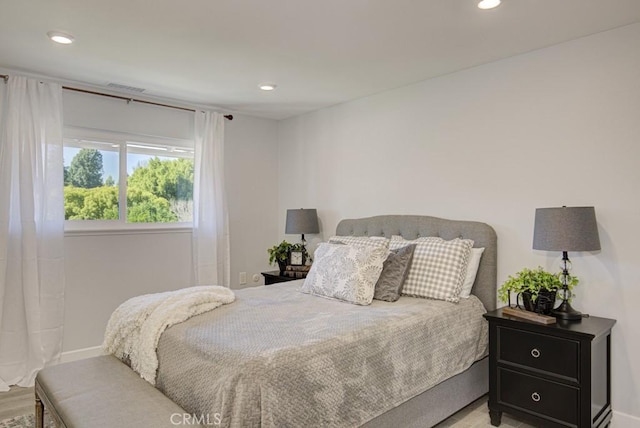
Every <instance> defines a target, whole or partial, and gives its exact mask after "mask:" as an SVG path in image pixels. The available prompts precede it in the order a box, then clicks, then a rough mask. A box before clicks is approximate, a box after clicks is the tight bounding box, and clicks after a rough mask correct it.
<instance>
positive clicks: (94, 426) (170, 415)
mask: <svg viewBox="0 0 640 428" xmlns="http://www.w3.org/2000/svg"><path fill="white" fill-rule="evenodd" d="M35 393H36V428H42V426H43V416H44V407H46V409H47V410H48V412H49V414H50V415H51V417H52V419H53V420H54V421H55V422H56V424H57V425H58V427H59V428H60V427H62V428H67V427H68V428H71V427H87V428H128V427H172V426H176V425H187V424H188V425H189V426H190V427H192V426H200V425H195V424H193V423H191V422H194V420H193V419H190V418H189V415H188V414H185V411H184V410H183V409H182V408H180V406H178V405H177V404H175V403H174V402H173V401H171V400H170V399H169V398H167V397H166V396H165V395H164V394H162V393H161V392H160V391H159V390H157V389H156V388H154V387H153V386H152V385H150V384H149V383H148V382H146V381H145V380H144V379H142V378H140V376H138V374H137V373H135V372H134V371H133V370H131V369H130V368H129V367H127V366H126V365H125V364H123V363H122V362H121V361H120V360H118V359H117V358H115V357H113V356H111V355H104V356H100V357H95V358H88V359H85V360H79V361H73V362H70V363H64V364H59V365H56V366H51V367H46V368H44V369H43V370H41V371H40V372H39V373H38V375H37V376H36V385H35Z"/></svg>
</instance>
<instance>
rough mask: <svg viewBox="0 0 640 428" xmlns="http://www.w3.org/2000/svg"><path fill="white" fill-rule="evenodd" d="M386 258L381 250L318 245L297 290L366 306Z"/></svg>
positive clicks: (384, 250)
mask: <svg viewBox="0 0 640 428" xmlns="http://www.w3.org/2000/svg"><path fill="white" fill-rule="evenodd" d="M388 255H389V250H388V249H387V248H385V247H368V246H360V245H342V244H327V243H322V244H320V245H318V248H317V249H316V251H315V253H314V255H313V259H314V262H313V264H312V265H311V270H310V271H309V273H308V274H307V278H306V279H305V280H304V283H303V284H302V287H301V288H300V291H302V292H303V293H308V294H315V295H318V296H324V297H330V298H334V299H338V300H344V301H345V302H350V303H355V304H357V305H369V304H370V303H371V300H373V292H374V287H375V285H376V281H378V278H379V277H380V273H381V272H382V265H383V263H384V261H385V260H386V259H387V256H388Z"/></svg>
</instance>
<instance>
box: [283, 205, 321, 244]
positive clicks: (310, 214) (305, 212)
mask: <svg viewBox="0 0 640 428" xmlns="http://www.w3.org/2000/svg"><path fill="white" fill-rule="evenodd" d="M319 232H320V228H319V226H318V213H317V211H316V210H315V208H313V209H303V208H300V209H298V210H287V224H286V226H285V230H284V233H286V234H297V233H300V234H301V235H302V246H303V247H304V246H305V244H306V242H305V240H304V234H305V233H319Z"/></svg>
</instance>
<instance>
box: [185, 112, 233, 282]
mask: <svg viewBox="0 0 640 428" xmlns="http://www.w3.org/2000/svg"><path fill="white" fill-rule="evenodd" d="M195 136H196V138H195V171H194V180H193V272H194V280H195V281H194V284H195V285H223V286H225V287H229V285H230V278H231V264H230V260H229V259H230V247H229V215H228V212H227V198H226V194H225V186H224V117H223V115H221V114H219V113H215V112H209V111H196V112H195Z"/></svg>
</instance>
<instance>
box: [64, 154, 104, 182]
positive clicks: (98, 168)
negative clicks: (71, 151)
mask: <svg viewBox="0 0 640 428" xmlns="http://www.w3.org/2000/svg"><path fill="white" fill-rule="evenodd" d="M66 181H67V180H65V182H66ZM68 181H69V183H70V184H71V185H73V186H75V187H82V188H85V189H93V188H94V187H100V186H102V153H100V152H99V151H98V150H96V149H80V151H79V152H78V153H77V154H76V155H75V156H74V157H73V159H72V160H71V166H70V167H69V171H68Z"/></svg>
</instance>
